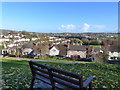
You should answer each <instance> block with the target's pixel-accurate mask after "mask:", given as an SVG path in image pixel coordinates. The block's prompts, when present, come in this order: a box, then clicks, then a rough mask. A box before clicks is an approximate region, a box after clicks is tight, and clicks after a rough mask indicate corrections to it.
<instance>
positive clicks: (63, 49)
mask: <svg viewBox="0 0 120 90" xmlns="http://www.w3.org/2000/svg"><path fill="white" fill-rule="evenodd" d="M49 54H50V55H51V56H56V55H60V56H66V55H67V46H66V45H62V44H58V45H54V46H52V47H50V53H49Z"/></svg>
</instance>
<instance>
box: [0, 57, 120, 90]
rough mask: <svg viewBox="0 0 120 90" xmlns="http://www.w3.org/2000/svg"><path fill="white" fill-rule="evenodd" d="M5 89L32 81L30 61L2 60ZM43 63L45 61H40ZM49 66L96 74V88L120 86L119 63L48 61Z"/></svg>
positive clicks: (23, 87) (94, 81) (84, 73)
mask: <svg viewBox="0 0 120 90" xmlns="http://www.w3.org/2000/svg"><path fill="white" fill-rule="evenodd" d="M1 62H2V84H1V87H2V88H3V89H6V88H9V89H10V88H11V89H21V90H22V89H26V88H29V86H30V82H31V71H30V68H29V64H28V61H17V60H6V59H3V60H2V61H1ZM39 63H43V62H39ZM47 65H49V66H53V67H56V68H60V69H64V70H67V71H70V72H73V73H79V74H82V75H84V78H85V79H87V78H88V77H89V76H93V75H95V76H96V78H95V79H94V80H93V87H94V88H120V85H119V83H120V78H119V77H120V75H119V72H120V67H119V65H118V64H103V63H86V64H82V63H81V64H62V63H47Z"/></svg>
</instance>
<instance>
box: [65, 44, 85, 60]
mask: <svg viewBox="0 0 120 90" xmlns="http://www.w3.org/2000/svg"><path fill="white" fill-rule="evenodd" d="M74 55H75V56H79V57H80V58H86V47H85V46H81V45H70V46H69V47H68V50H67V57H72V56H74Z"/></svg>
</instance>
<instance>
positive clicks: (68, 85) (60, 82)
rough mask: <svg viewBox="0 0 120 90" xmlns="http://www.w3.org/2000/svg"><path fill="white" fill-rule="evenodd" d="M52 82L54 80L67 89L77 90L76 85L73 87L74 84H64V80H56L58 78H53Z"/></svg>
mask: <svg viewBox="0 0 120 90" xmlns="http://www.w3.org/2000/svg"><path fill="white" fill-rule="evenodd" d="M53 80H54V81H55V82H57V83H59V84H61V85H63V86H66V87H68V88H73V89H78V88H79V86H78V85H75V84H73V83H70V82H66V81H64V80H62V79H58V78H55V77H53ZM56 87H57V86H56Z"/></svg>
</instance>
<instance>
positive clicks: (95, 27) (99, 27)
mask: <svg viewBox="0 0 120 90" xmlns="http://www.w3.org/2000/svg"><path fill="white" fill-rule="evenodd" d="M91 27H92V29H95V30H102V29H105V28H106V26H105V25H91Z"/></svg>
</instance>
